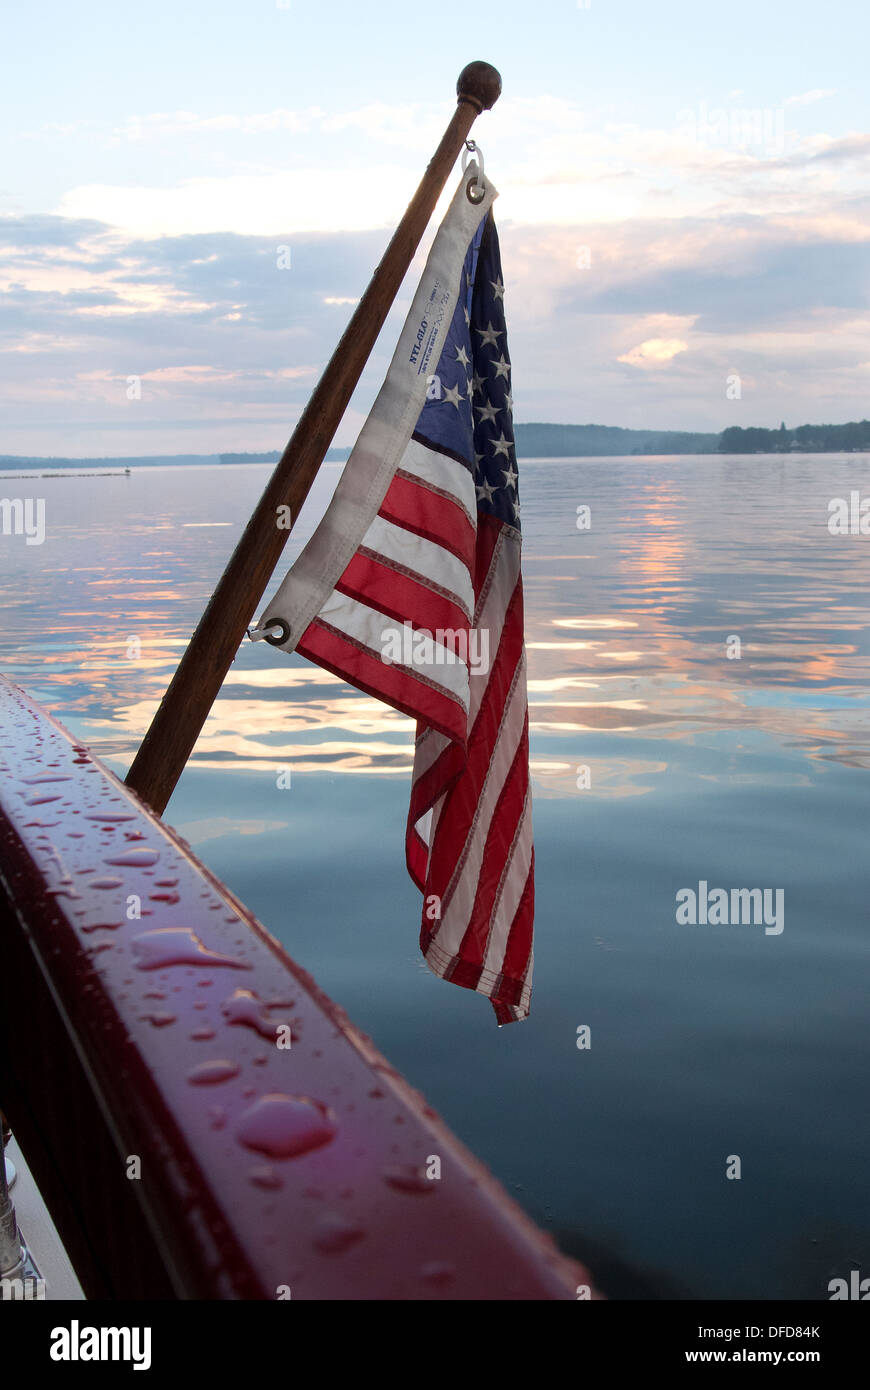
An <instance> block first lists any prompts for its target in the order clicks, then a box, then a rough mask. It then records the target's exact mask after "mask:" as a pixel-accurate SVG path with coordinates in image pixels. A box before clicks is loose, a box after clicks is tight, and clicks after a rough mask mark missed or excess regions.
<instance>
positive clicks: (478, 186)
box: [462, 140, 486, 203]
mask: <svg viewBox="0 0 870 1390" xmlns="http://www.w3.org/2000/svg"><path fill="white" fill-rule="evenodd" d="M470 154H474V155H476V156H477V161H478V169H477V173H476V174H475V176H474V178H473V179H469V180H468V183H467V184H466V185H465V196H466V198H467V199H468V201H469V202H470V203H482V202H483V200H484V198H485V196H486V184H485V183H484V181H483V150H482V149H481V148H480V146H479V145H478V144H477V143H476V142H475V141H474V140H466V142H465V149H464V150H463V151H462V172H463V174H464V173H465V170H466V167H467V165H468V156H469V155H470Z"/></svg>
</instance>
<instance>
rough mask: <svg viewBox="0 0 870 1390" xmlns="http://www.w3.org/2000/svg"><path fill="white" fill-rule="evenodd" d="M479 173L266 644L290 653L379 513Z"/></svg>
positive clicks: (408, 430)
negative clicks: (280, 630)
mask: <svg viewBox="0 0 870 1390" xmlns="http://www.w3.org/2000/svg"><path fill="white" fill-rule="evenodd" d="M477 177H478V169H477V165H476V163H474V162H473V161H472V162H471V163H470V164H469V165H468V168H467V169H466V170H465V171H464V173H463V175H462V181H461V183H460V185H459V187H458V189H457V190H456V193H455V194H454V196H453V199H452V201H451V203H450V207H449V208H448V210H447V214H446V216H445V218H444V221H443V222H442V223H441V226H440V227H439V228H438V232H437V234H436V236H435V240H434V242H433V244H432V249H431V251H430V252H429V257H428V259H427V261H426V268H425V270H424V271H423V275H422V278H421V280H420V284H419V286H418V288H417V292H416V294H415V295H414V300H413V303H412V305H411V309H410V312H409V314H408V317H407V318H406V320H405V325H404V327H403V329H402V332H401V335H400V337H399V342H398V345H397V347H396V351H395V353H394V354H393V359H392V361H391V363H390V367H389V370H388V372H387V375H386V378H385V380H384V384H383V386H382V387H381V389H380V391H379V392H378V395H377V398H376V400H375V403H374V405H373V406H372V409H371V412H370V414H369V416H368V419H367V420H366V422H365V424H364V425H363V427H362V429H361V431H360V434H359V438H358V439H357V441H356V444H355V445H354V447H353V449H352V451H351V454H350V458H349V459H348V461H347V463H346V464H345V467H344V472H343V473H342V476H341V479H340V480H339V483H338V486H337V488H336V490H335V493H334V495H333V497H332V500H331V502H330V504H329V506H328V508H327V510H326V512H325V514H324V516H323V519H322V521H321V522H320V524H319V525H318V526H317V528H316V530H315V532H314V535H313V536H312V537H311V539H310V540H309V541H308V543H307V544H306V545H305V547H304V549H303V550H302V551H301V553H300V555H299V556H298V558H297V559H296V561H295V563H294V564H293V565H292V566H291V568H290V569H289V570H288V571H287V574H286V575H285V576H284V579H283V581H282V583H281V586H280V588H279V589H278V591H277V593H276V594H275V596H274V598H273V599H272V601H271V602H270V603H269V605H268V607H267V610H266V613H265V615H264V616H263V617H262V618H261V619H260V621H259V623H258V624H257V627H256V628H255V629H254V630H253V631H252V633H251V636H252V637H255V638H256V637H259V636H260V635H261V634H262V635H265V634H264V629H265V630H266V631H268V629H269V628H270V627H272V626H274V625H276V624H277V623H279V622H283V623H285V624H286V625H287V628H288V629H289V635H288V637H287V639H286V641H284V642H276V641H275V640H274V638H273V639H272V645H273V646H280V647H281V649H282V651H285V652H292V651H293V650H294V648H295V647H296V644H297V642H298V641H299V640H300V638H301V637H302V635H303V633H304V632H305V630H306V628H307V627H308V626H309V624H310V623H311V622H312V621H313V619H314V618H315V617H316V616H317V614H318V613H319V612H320V610H321V609H322V608H323V606H324V604H325V603H326V602H327V600H328V599H329V597H330V595H331V594H332V592H333V590H334V588H335V586H336V584H337V583H338V581H339V579H340V578H341V576H342V575H343V573H344V571H345V570H346V568H347V566H348V564H349V563H350V561H351V559H352V558H353V556H354V554H355V552H356V550H357V549H358V547H359V546H360V544H361V543H362V540H363V537H364V536H365V534H366V532H367V531H368V529H369V527H370V526H371V524H372V522H373V521H374V519H375V517H376V516H377V514H378V510H379V508H380V506H381V503H382V502H383V500H384V497H385V496H386V493H387V489H388V488H389V486H390V483H391V482H392V480H393V476H394V474H395V472H396V469H397V468H398V466H399V464H400V462H401V460H402V456H403V454H404V453H405V450H406V449H407V447H408V444H409V442H410V439H411V435H412V433H413V431H414V428H415V426H416V424H417V420H418V419H419V416H420V412H421V410H422V409H423V406H424V404H425V402H426V388H427V380H428V378H429V377H430V376H431V375H432V374H433V373H434V372H435V370H436V368H437V366H438V361H439V359H440V356H441V351H442V349H443V346H444V342H445V339H446V337H447V333H448V330H449V328H450V324H451V321H452V319H453V313H454V310H455V308H456V302H457V299H458V297H459V294H460V290H461V279H462V267H463V265H464V263H465V257H466V253H467V251H468V247H469V244H470V242H471V239H472V237H473V236H474V234H475V232H476V231H477V228H478V226H479V225H480V223H481V222H482V221H483V219H484V218H485V217H486V215H487V213H488V212H489V209H490V208H491V206H492V204H493V201H494V200H495V198H497V197H498V194H497V192H496V190H495V189H494V188H493V186H492V183H491V182H490V180H489V179H487V180H486V183H485V192H484V196H483V198H482V200H481V201H480V202H472V201H471V199H470V198H469V197H468V196H467V189H468V187H469V185H471V184H473V183H474V182H475V181H476V180H477Z"/></svg>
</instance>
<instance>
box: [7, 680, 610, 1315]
mask: <svg viewBox="0 0 870 1390" xmlns="http://www.w3.org/2000/svg"><path fill="white" fill-rule="evenodd" d="M0 1105H2V1107H3V1109H4V1110H5V1111H6V1113H7V1114H8V1116H9V1119H10V1122H11V1124H12V1128H13V1131H14V1132H15V1134H16V1137H17V1138H18V1139H19V1142H20V1143H21V1146H22V1148H23V1150H24V1152H25V1155H26V1157H27V1160H28V1163H29V1164H30V1166H31V1168H32V1169H33V1172H34V1175H35V1177H36V1180H37V1182H38V1184H39V1186H40V1188H41V1190H42V1193H43V1196H44V1197H45V1200H46V1203H47V1205H48V1207H49V1210H50V1212H51V1214H52V1216H53V1218H54V1220H55V1223H56V1225H57V1226H58V1229H59V1231H60V1234H61V1237H62V1239H63V1241H64V1243H65V1245H66V1247H67V1250H68V1252H69V1255H70V1258H71V1259H72V1261H73V1263H74V1265H75V1267H76V1271H77V1273H78V1275H79V1278H80V1279H81V1281H82V1284H83V1286H84V1288H85V1291H86V1293H87V1295H88V1297H91V1298H122V1299H128V1298H152V1299H153V1298H210V1299H215V1298H217V1299H222V1298H262V1299H274V1298H286V1297H292V1298H307V1299H575V1298H577V1297H578V1296H580V1297H583V1296H584V1293H585V1290H584V1289H582V1288H579V1286H589V1285H590V1284H591V1281H590V1277H589V1274H588V1272H587V1271H586V1270H585V1269H583V1268H582V1267H581V1266H579V1265H577V1264H575V1263H574V1262H573V1261H571V1260H569V1259H567V1258H565V1257H564V1256H562V1255H561V1254H560V1253H559V1252H558V1251H557V1249H556V1247H555V1246H554V1245H553V1243H552V1242H551V1240H550V1238H549V1237H548V1236H546V1235H545V1234H544V1233H542V1232H541V1231H539V1230H538V1229H537V1228H536V1227H535V1226H534V1225H533V1224H532V1223H531V1222H530V1221H529V1219H528V1218H527V1217H526V1216H525V1215H524V1214H523V1213H522V1212H521V1211H520V1210H519V1208H518V1207H516V1206H515V1205H514V1203H513V1202H511V1201H510V1199H509V1198H508V1197H507V1195H506V1194H505V1192H504V1191H503V1190H502V1188H501V1187H500V1186H499V1185H498V1184H497V1183H496V1182H495V1181H494V1179H493V1178H492V1177H491V1176H490V1174H489V1173H488V1172H487V1171H486V1170H485V1169H484V1168H483V1167H482V1165H481V1164H480V1163H478V1161H477V1160H476V1159H474V1158H473V1157H472V1156H471V1154H469V1153H468V1151H467V1150H466V1149H465V1148H463V1146H462V1145H461V1144H460V1143H459V1142H458V1141H457V1139H456V1138H455V1137H454V1136H453V1135H452V1134H451V1133H450V1131H449V1130H448V1129H447V1128H446V1126H445V1125H444V1124H443V1123H442V1122H441V1121H440V1120H439V1119H438V1117H437V1116H436V1115H435V1113H434V1112H433V1111H432V1110H431V1109H429V1107H427V1106H426V1104H425V1103H424V1101H423V1099H422V1097H421V1096H420V1095H419V1094H418V1093H417V1092H416V1091H414V1090H412V1089H411V1087H410V1086H408V1084H407V1083H406V1082H405V1081H404V1080H403V1079H402V1077H401V1076H399V1074H398V1073H397V1072H396V1071H395V1069H394V1068H392V1067H391V1066H389V1064H388V1063H387V1062H386V1061H384V1059H383V1058H382V1057H381V1056H380V1054H379V1053H378V1052H377V1050H376V1049H375V1048H374V1046H373V1045H372V1043H371V1042H370V1041H369V1039H368V1038H366V1037H365V1036H364V1035H363V1034H362V1033H360V1032H359V1031H358V1030H357V1029H356V1028H354V1026H353V1024H352V1023H351V1022H350V1020H349V1019H348V1018H347V1016H346V1015H345V1014H344V1012H343V1011H342V1010H341V1009H340V1008H339V1007H338V1006H337V1005H335V1004H334V1003H332V1001H331V1000H329V999H328V998H327V997H326V996H325V995H324V994H323V993H322V992H321V991H320V990H319V989H318V988H317V986H316V985H315V983H314V981H313V980H312V979H311V978H310V976H308V975H306V974H305V972H304V971H302V970H301V969H300V968H299V967H298V966H297V965H296V964H294V962H293V961H292V960H291V959H290V958H289V956H288V955H287V953H286V952H285V951H284V950H283V949H282V948H281V946H280V945H279V944H278V943H277V942H276V941H275V940H274V939H273V938H272V937H271V936H269V935H268V933H267V932H266V931H265V930H264V928H263V927H262V926H260V924H259V923H258V922H256V921H255V920H254V918H253V917H251V915H250V914H249V913H248V912H246V910H245V909H244V907H242V906H241V904H240V903H238V902H237V901H236V900H235V899H234V898H233V896H232V894H231V893H230V892H229V891H228V890H227V889H226V888H225V887H224V886H223V885H222V884H221V883H220V882H218V881H217V880H216V879H215V878H214V876H213V875H212V874H210V873H209V872H208V870H207V869H205V868H204V867H203V866H202V865H201V864H200V863H198V861H197V860H196V859H195V858H194V856H193V854H192V853H191V851H190V849H189V848H188V846H187V845H185V844H184V842H183V841H181V840H180V839H179V838H178V837H177V836H176V835H174V834H173V833H172V831H171V830H169V829H168V828H167V827H166V826H165V825H163V824H162V823H161V822H160V821H159V820H157V819H156V818H155V817H154V816H153V815H152V814H151V813H150V812H149V811H148V810H147V808H145V807H144V806H143V805H142V804H141V803H140V802H139V801H138V799H137V798H136V797H135V796H134V794H133V793H131V792H130V791H129V790H127V789H126V788H125V787H124V786H123V785H122V784H121V783H120V782H119V781H118V780H117V778H115V777H114V776H113V775H112V774H111V773H110V772H109V771H107V770H106V769H105V768H103V767H102V766H101V765H100V764H99V763H98V762H97V761H96V760H95V759H94V758H92V756H91V755H90V754H89V753H88V751H87V750H86V749H85V748H83V747H81V746H80V745H78V744H76V743H74V742H73V741H72V739H71V738H70V736H69V735H68V734H67V732H66V731H65V730H64V729H63V728H62V727H61V726H60V725H59V724H58V723H57V722H56V721H55V720H53V719H52V718H51V717H50V716H49V715H48V714H47V713H46V712H45V711H44V710H42V709H41V708H40V707H39V706H38V705H36V704H35V703H34V702H33V701H31V700H30V699H29V698H28V697H27V696H26V695H25V694H23V692H21V691H20V690H18V689H17V688H16V687H14V686H12V685H11V684H10V683H9V682H8V681H6V680H5V679H3V678H2V677H0ZM594 1296H595V1295H594V1293H593V1297H594Z"/></svg>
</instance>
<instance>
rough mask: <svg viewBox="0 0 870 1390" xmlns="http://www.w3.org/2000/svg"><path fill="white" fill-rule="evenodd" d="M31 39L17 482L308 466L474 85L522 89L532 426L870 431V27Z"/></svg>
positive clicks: (616, 27) (21, 128)
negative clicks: (92, 473) (316, 396)
mask: <svg viewBox="0 0 870 1390" xmlns="http://www.w3.org/2000/svg"><path fill="white" fill-rule="evenodd" d="M3 28H4V37H3V50H4V52H3V58H2V72H0V102H2V105H3V120H2V124H0V243H2V245H0V288H2V294H3V303H2V314H0V352H2V371H0V425H2V428H0V453H31V454H51V453H55V454H58V453H61V454H70V455H99V454H149V453H171V452H179V453H180V452H195V453H208V452H214V451H221V450H224V451H228V450H236V449H270V448H281V447H283V445H284V443H285V442H286V438H287V435H288V433H289V431H290V429H291V427H292V425H293V423H294V421H295V420H296V418H297V417H298V414H299V412H300V410H301V408H302V406H303V404H304V402H305V399H306V397H307V394H308V393H309V391H310V390H311V388H312V387H313V385H314V384H315V382H316V380H317V377H318V374H319V372H320V369H321V368H322V366H323V364H324V362H325V361H326V359H327V357H328V356H329V353H330V352H331V350H332V348H333V347H334V345H335V343H336V341H337V339H338V337H339V335H340V333H341V331H342V329H343V327H344V325H345V323H346V322H347V319H348V316H349V314H350V312H351V311H352V307H353V303H354V302H355V300H356V298H357V297H358V296H359V295H360V293H361V292H362V290H363V289H364V287H365V285H366V283H367V282H368V279H369V276H370V274H371V272H372V270H373V268H374V266H375V264H376V263H377V260H378V258H379V256H380V254H381V252H382V251H383V249H384V246H385V245H386V241H387V239H388V237H389V234H390V231H391V229H392V227H393V226H394V225H395V223H396V221H397V220H398V218H399V216H400V215H401V213H402V211H403V209H404V207H405V204H406V203H407V201H408V199H409V198H410V196H411V194H412V193H413V191H414V188H415V187H416V184H417V181H418V179H419V177H420V175H421V173H422V170H423V168H424V166H425V164H426V162H427V160H428V159H429V157H430V155H431V153H432V151H433V149H434V147H435V144H436V143H437V140H438V138H439V136H440V134H441V131H442V129H443V127H444V126H445V125H446V123H447V121H448V119H449V117H450V114H451V111H452V109H453V104H454V95H453V92H454V86H455V81H456V77H457V74H458V72H459V70H460V68H461V67H462V66H463V65H464V63H465V62H467V61H468V60H470V59H472V58H485V59H487V60H488V61H491V62H493V63H494V64H495V65H496V66H497V67H498V68H499V69H500V71H501V73H502V76H503V80H504V95H503V96H502V98H501V99H500V101H499V102H498V103H497V105H496V107H495V109H494V110H493V111H492V112H491V113H488V114H486V115H484V116H482V117H480V118H479V119H478V121H477V123H476V126H475V129H474V135H475V137H476V138H477V139H478V140H479V141H480V144H481V146H482V148H483V152H484V157H485V163H486V171H487V173H488V174H489V175H491V177H492V181H493V182H494V184H495V186H496V188H497V189H498V190H499V197H498V199H497V201H496V205H495V215H496V220H497V223H498V226H499V232H500V237H501V244H502V259H503V262H504V276H505V284H506V293H505V305H506V312H507V321H508V333H509V342H510V350H511V354H512V357H513V363H514V373H513V395H514V401H515V407H514V410H515V418H516V419H517V420H519V421H532V420H548V421H556V422H564V423H587V422H595V423H599V424H608V425H628V426H635V427H642V426H650V427H656V428H673V429H707V430H718V429H721V428H723V427H724V426H726V425H731V424H742V425H750V424H760V425H778V424H779V422H780V420H781V419H783V418H784V419H785V420H786V422H787V424H789V425H795V424H799V423H802V422H804V421H825V422H828V421H834V422H837V421H844V420H849V419H860V418H863V417H865V416H867V415H870V409H868V386H870V333H868V330H870V215H868V214H870V135H867V134H865V133H864V131H865V130H866V129H867V128H868V121H867V91H868V80H867V75H866V66H867V58H866V55H867V51H868V37H870V20H868V11H867V9H866V8H864V7H862V6H859V5H857V4H855V2H854V0H826V3H825V4H820V3H818V0H812V3H810V0H767V3H765V4H761V3H759V0H730V3H729V4H728V5H725V6H712V5H703V4H701V3H698V0H658V2H657V3H651V0H589V6H588V8H586V6H585V0H581V3H580V4H578V3H577V0H539V3H536V4H515V3H492V4H488V5H482V6H471V5H469V4H467V3H462V4H457V3H452V2H451V3H446V4H441V5H438V6H435V5H432V6H428V7H426V6H420V5H418V6H413V5H411V4H410V3H403V4H398V3H396V4H393V3H385V2H384V0H372V2H371V3H368V4H360V3H355V4H350V3H344V0H338V3H336V2H335V0H332V2H331V3H325V2H324V3H320V4H312V3H310V0H306V2H305V3H302V0H289V2H288V0H277V3H276V0H235V2H233V3H230V2H229V0H184V3H179V0H173V3H171V4H170V3H167V0H152V2H151V3H148V4H142V5H127V6H119V5H117V3H111V4H110V3H108V0H85V3H84V4H83V5H78V6H70V5H68V4H60V3H56V2H55V0H48V3H41V4H39V5H31V6H24V5H19V6H16V7H15V9H14V10H9V9H7V11H6V13H5V16H4V24H3ZM457 178H458V168H457V174H456V176H455V177H451V179H450V182H449V185H448V187H449V190H450V191H452V189H453V188H454V187H455V184H456V181H457ZM435 225H436V223H435V221H434V220H433V223H432V225H431V226H430V228H429V232H428V234H427V237H426V239H425V242H424V245H423V248H422V249H421V253H420V256H421V259H420V260H418V262H417V263H416V266H415V268H414V269H412V272H411V273H410V275H409V277H408V280H407V281H406V283H405V286H404V287H403V290H402V294H401V296H400V299H399V300H398V301H397V304H396V307H395V309H394V312H393V314H392V315H391V318H390V320H389V321H388V324H387V326H386V328H385V329H384V332H383V333H382V335H381V338H380V340H379V343H378V347H377V349H376V352H375V354H374V356H373V358H372V361H371V364H370V367H369V369H368V370H367V372H366V374H365V376H364V378H363V381H362V383H361V385H360V388H359V390H358V392H357V394H356V396H355V398H354V402H353V405H352V408H351V410H349V411H348V414H347V415H346V417H345V420H344V422H343V424H342V426H341V429H340V431H339V434H338V436H337V437H336V443H339V444H350V443H352V442H353V440H354V439H355V437H356V432H357V430H358V429H359V426H360V424H361V422H362V419H363V417H364V414H365V411H366V409H367V408H368V406H369V405H370V404H371V401H372V399H373V398H374V395H375V393H376V391H377V389H378V387H379V385H380V382H381V380H382V377H383V373H384V371H385V369H386V364H387V361H388V359H389V355H390V353H391V351H392V347H393V345H394V343H395V339H396V336H397V334H398V329H399V326H400V324H401V321H402V319H403V318H404V313H405V311H406V310H407V307H408V305H409V303H410V298H411V294H412V292H413V284H414V282H415V280H414V277H415V276H416V275H419V270H420V265H421V264H422V256H423V255H424V253H425V250H426V248H427V247H428V245H429V243H430V241H431V238H432V235H433V234H434V229H435ZM280 247H286V248H289V254H288V251H284V252H281V251H279V248H280ZM282 260H283V261H284V262H285V265H284V267H282V266H280V265H279V261H282ZM287 261H289V267H288V266H287V265H286V262H287ZM733 374H737V376H739V379H740V388H741V394H740V399H729V398H728V397H727V395H726V390H727V385H726V383H727V379H728V378H729V376H732V375H733ZM132 376H136V377H139V378H140V379H141V399H135V398H134V399H128V378H129V377H132ZM731 395H732V396H733V395H734V391H733V388H732V391H731Z"/></svg>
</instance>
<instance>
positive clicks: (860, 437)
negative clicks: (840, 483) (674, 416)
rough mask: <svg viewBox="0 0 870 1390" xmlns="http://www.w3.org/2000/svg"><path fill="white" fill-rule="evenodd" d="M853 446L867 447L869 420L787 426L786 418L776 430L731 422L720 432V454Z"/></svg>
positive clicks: (819, 450)
mask: <svg viewBox="0 0 870 1390" xmlns="http://www.w3.org/2000/svg"><path fill="white" fill-rule="evenodd" d="M852 450H861V451H863V450H870V420H852V421H850V422H849V424H847V425H798V426H797V428H796V429H793V430H787V429H786V427H785V422H783V423H782V424H781V425H780V427H779V429H778V430H765V429H760V428H758V427H756V426H751V427H750V428H749V429H742V428H741V427H740V426H739V425H730V426H729V427H728V429H727V430H723V431H722V433H721V435H720V436H719V452H720V453H722V454H784V453H787V452H789V451H792V452H794V453H798V452H800V453H805V454H831V453H836V454H839V453H850V452H851V451H852Z"/></svg>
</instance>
